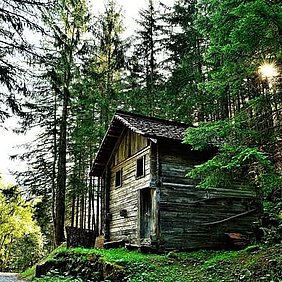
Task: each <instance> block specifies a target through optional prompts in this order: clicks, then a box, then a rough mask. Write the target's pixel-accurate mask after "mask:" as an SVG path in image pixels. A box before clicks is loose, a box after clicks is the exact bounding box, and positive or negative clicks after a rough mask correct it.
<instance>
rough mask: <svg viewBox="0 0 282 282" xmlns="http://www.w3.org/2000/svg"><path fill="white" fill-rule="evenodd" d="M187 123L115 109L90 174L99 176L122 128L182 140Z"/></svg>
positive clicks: (155, 136)
mask: <svg viewBox="0 0 282 282" xmlns="http://www.w3.org/2000/svg"><path fill="white" fill-rule="evenodd" d="M188 127H189V125H187V124H184V123H180V122H174V121H169V120H164V119H159V118H153V117H147V116H143V115H139V114H133V113H127V112H123V111H119V110H118V111H116V113H115V115H114V117H113V119H112V122H111V124H110V126H109V129H108V131H107V133H106V135H105V136H104V139H103V141H102V144H101V146H100V148H99V150H98V152H97V155H96V158H95V160H94V164H93V167H92V170H91V172H90V174H91V175H92V176H101V175H102V173H103V171H104V169H105V166H106V165H107V162H108V160H109V158H110V157H111V154H112V151H113V150H114V148H115V145H116V142H117V141H118V139H119V137H120V136H121V134H122V132H123V130H124V128H129V129H130V130H132V131H133V132H135V133H137V134H140V135H143V136H145V137H148V138H153V139H160V138H165V139H172V140H178V141H182V140H183V137H184V132H185V130H186V129H187V128H188Z"/></svg>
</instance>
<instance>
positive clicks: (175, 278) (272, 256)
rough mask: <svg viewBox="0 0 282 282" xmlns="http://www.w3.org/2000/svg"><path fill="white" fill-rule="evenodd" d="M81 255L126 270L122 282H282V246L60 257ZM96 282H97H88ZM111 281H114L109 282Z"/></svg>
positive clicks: (121, 251) (101, 251)
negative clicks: (93, 257) (94, 257)
mask: <svg viewBox="0 0 282 282" xmlns="http://www.w3.org/2000/svg"><path fill="white" fill-rule="evenodd" d="M59 253H61V254H64V255H65V254H73V253H75V254H77V255H79V256H80V255H84V256H85V257H87V256H91V255H93V254H95V255H98V256H99V257H100V256H101V259H102V260H103V261H104V262H105V263H107V262H109V263H114V264H117V265H119V266H120V267H122V268H124V270H125V271H124V273H125V274H124V277H123V280H122V281H121V282H123V281H124V282H153V281H154V282H155V281H158V282H190V281H191V282H193V281H194V282H201V281H203V282H204V281H212V282H224V281H226V282H227V281H228V282H232V281H234V282H235V281H236V282H237V281H244V282H245V281H247V282H257V281H267V282H281V281H282V245H281V244H277V245H274V246H251V247H249V248H247V249H245V250H241V251H205V250H202V251H197V252H179V253H178V252H170V253H168V254H165V255H156V254H143V253H140V252H138V251H127V250H125V249H110V250H104V249H82V248H76V249H67V248H65V247H61V248H59V249H57V250H56V251H55V252H53V254H52V256H50V257H49V258H48V259H53V257H54V256H56V254H59ZM32 281H36V282H43V281H74V282H80V281H83V280H80V279H79V278H77V277H74V278H71V277H60V276H58V275H55V274H54V273H53V274H50V275H48V276H46V277H44V278H37V279H35V278H33V280H32ZM87 281H96V280H87ZM108 281H111V280H108Z"/></svg>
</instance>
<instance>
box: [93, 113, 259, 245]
mask: <svg viewBox="0 0 282 282" xmlns="http://www.w3.org/2000/svg"><path fill="white" fill-rule="evenodd" d="M187 127H188V126H187V125H185V124H183V123H178V122H172V121H167V120H162V119H157V118H152V117H146V116H141V115H137V114H132V113H126V112H122V111H117V112H116V114H115V115H114V117H113V120H112V122H111V124H110V127H109V129H108V131H107V133H106V135H105V137H104V139H103V141H102V144H101V146H100V149H99V151H98V153H97V156H96V159H95V161H94V164H93V167H92V170H91V175H92V176H95V177H98V179H99V183H101V190H102V192H103V195H104V198H103V201H102V202H103V205H102V214H103V218H104V224H103V226H104V227H103V228H104V230H103V233H104V237H105V241H106V242H113V241H120V240H126V241H128V242H129V243H130V244H133V245H138V246H142V245H145V246H151V247H156V248H161V249H179V250H184V249H197V248H221V247H224V246H225V244H226V243H227V240H228V238H229V239H230V236H227V235H228V234H229V235H230V234H233V235H234V234H235V235H238V234H239V233H240V234H242V235H244V236H249V235H250V234H251V233H252V223H253V222H254V221H255V220H257V214H258V204H257V201H256V199H255V197H254V195H253V193H252V192H250V191H247V190H242V189H238V188H234V187H226V188H220V189H219V188H211V189H199V188H195V186H196V184H197V183H196V181H195V180H193V179H191V178H188V177H186V174H187V172H189V171H190V170H191V169H192V168H193V167H194V166H195V165H197V164H200V163H202V162H204V161H206V160H208V159H210V158H211V157H212V156H213V155H214V153H215V150H206V151H193V150H192V149H191V147H190V146H189V145H184V144H182V140H183V137H184V132H185V130H186V129H187ZM240 236H241V235H240ZM240 236H239V237H240ZM231 237H232V236H231ZM235 237H236V236H235Z"/></svg>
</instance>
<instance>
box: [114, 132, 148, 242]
mask: <svg viewBox="0 0 282 282" xmlns="http://www.w3.org/2000/svg"><path fill="white" fill-rule="evenodd" d="M128 146H131V148H132V149H131V152H130V154H129V153H128V152H129V149H128ZM149 154H150V146H148V143H147V139H146V138H144V137H143V136H141V135H138V134H135V133H132V132H130V131H129V130H128V131H126V132H125V133H124V135H123V137H122V139H121V140H120V144H119V146H118V147H117V149H116V152H115V154H114V156H113V164H112V168H111V176H110V201H109V212H110V214H111V220H110V223H109V232H110V234H109V235H110V241H116V240H121V239H129V240H130V242H131V243H132V244H137V243H139V242H138V240H139V234H140V230H139V228H140V226H139V224H140V223H139V208H138V206H139V197H140V195H139V189H142V188H146V187H149V180H150V158H149ZM141 156H145V175H144V177H141V178H138V179H136V160H137V159H138V158H140V157H141ZM120 169H122V185H121V187H115V174H116V171H118V170H120Z"/></svg>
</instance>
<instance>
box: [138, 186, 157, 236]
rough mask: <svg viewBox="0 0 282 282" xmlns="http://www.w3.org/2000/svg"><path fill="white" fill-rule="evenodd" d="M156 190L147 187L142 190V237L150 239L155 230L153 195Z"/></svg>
mask: <svg viewBox="0 0 282 282" xmlns="http://www.w3.org/2000/svg"><path fill="white" fill-rule="evenodd" d="M153 195H154V190H153V189H150V188H145V189H142V190H140V238H141V240H142V239H150V235H152V232H153V220H154V210H153V206H154V205H153V197H154V196H153Z"/></svg>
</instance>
